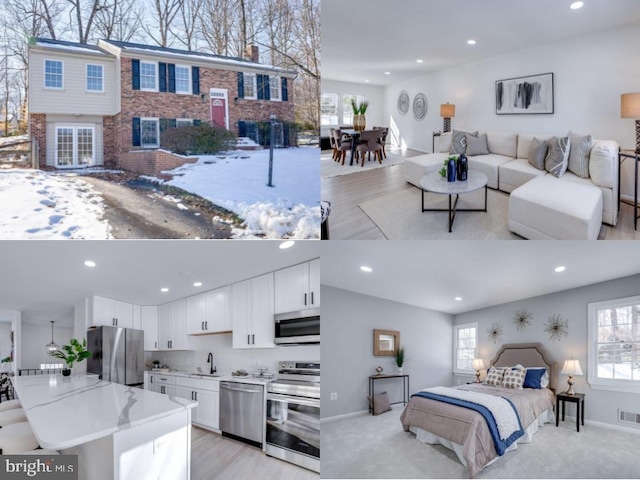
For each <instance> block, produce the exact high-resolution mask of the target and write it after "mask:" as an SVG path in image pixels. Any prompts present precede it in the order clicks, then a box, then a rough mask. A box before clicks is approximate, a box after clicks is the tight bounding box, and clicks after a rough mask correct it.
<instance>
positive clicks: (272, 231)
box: [234, 202, 320, 239]
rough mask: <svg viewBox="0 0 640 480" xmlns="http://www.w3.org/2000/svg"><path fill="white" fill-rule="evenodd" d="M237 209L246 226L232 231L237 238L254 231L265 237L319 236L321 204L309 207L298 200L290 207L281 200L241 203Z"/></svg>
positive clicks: (307, 237) (252, 234)
mask: <svg viewBox="0 0 640 480" xmlns="http://www.w3.org/2000/svg"><path fill="white" fill-rule="evenodd" d="M239 209H240V213H239V216H240V217H241V218H243V219H244V223H243V225H244V226H245V227H246V230H245V231H242V230H241V231H238V232H234V233H235V236H236V237H238V238H242V237H245V236H249V237H254V236H257V235H265V236H266V237H267V238H305V239H311V238H318V232H319V231H320V207H313V208H309V207H307V206H306V205H302V204H300V205H295V206H294V207H292V208H291V207H289V206H288V205H287V204H286V203H284V202H277V203H254V204H253V205H244V204H241V205H239Z"/></svg>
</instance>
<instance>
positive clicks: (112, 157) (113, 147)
mask: <svg viewBox="0 0 640 480" xmlns="http://www.w3.org/2000/svg"><path fill="white" fill-rule="evenodd" d="M116 120H117V116H105V117H103V118H102V127H103V130H102V131H103V148H104V166H105V167H107V168H115V167H116V165H117V163H118V138H117V128H116Z"/></svg>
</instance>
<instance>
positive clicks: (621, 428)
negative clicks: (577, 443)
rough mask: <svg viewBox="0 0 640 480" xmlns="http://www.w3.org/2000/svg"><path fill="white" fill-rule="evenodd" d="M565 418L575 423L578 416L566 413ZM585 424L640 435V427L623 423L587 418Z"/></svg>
mask: <svg viewBox="0 0 640 480" xmlns="http://www.w3.org/2000/svg"><path fill="white" fill-rule="evenodd" d="M565 418H566V419H570V420H571V421H572V422H573V423H575V420H576V417H571V416H569V415H566V416H565ZM561 421H562V420H561ZM566 421H567V420H565V422H566ZM584 424H585V425H593V426H594V427H602V428H608V429H609V430H617V431H619V432H627V433H635V434H636V435H640V429H637V428H630V427H625V426H623V425H615V424H613V423H605V422H597V421H595V420H589V419H586V420H585V421H584Z"/></svg>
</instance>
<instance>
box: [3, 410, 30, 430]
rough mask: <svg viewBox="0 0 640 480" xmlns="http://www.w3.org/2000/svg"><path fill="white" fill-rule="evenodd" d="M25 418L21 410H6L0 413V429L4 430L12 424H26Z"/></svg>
mask: <svg viewBox="0 0 640 480" xmlns="http://www.w3.org/2000/svg"><path fill="white" fill-rule="evenodd" d="M26 421H27V417H26V415H25V414H24V410H23V409H21V408H14V409H12V410H7V411H6V412H0V428H4V427H6V426H7V425H11V424H12V423H20V422H26Z"/></svg>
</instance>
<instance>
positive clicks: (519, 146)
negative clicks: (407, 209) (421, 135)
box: [404, 132, 619, 238]
mask: <svg viewBox="0 0 640 480" xmlns="http://www.w3.org/2000/svg"><path fill="white" fill-rule="evenodd" d="M486 133H487V145H488V147H489V152H490V153H489V154H488V155H476V156H468V159H469V169H474V170H477V171H480V172H482V173H484V174H485V175H486V176H487V179H488V182H487V185H488V186H489V187H490V188H493V189H498V190H501V191H503V192H506V193H512V192H514V190H516V189H518V188H520V187H522V186H523V185H525V184H526V183H528V182H530V181H531V180H533V179H535V178H539V177H546V176H549V177H553V176H552V175H551V174H549V173H547V172H546V171H544V170H539V169H537V168H536V167H534V166H533V165H531V164H530V163H529V160H528V155H529V147H530V144H531V141H532V140H533V138H534V137H535V138H537V139H538V140H547V139H549V138H550V137H551V136H550V135H534V134H528V133H527V134H525V133H522V134H515V133H505V132H486ZM450 145H451V133H446V134H442V135H441V137H440V145H439V148H438V150H440V151H439V152H437V153H430V154H425V155H420V156H417V157H413V158H408V159H406V160H405V163H404V176H405V180H406V181H407V182H409V183H411V184H413V185H415V186H419V184H420V179H421V178H422V177H423V176H424V175H426V174H427V173H431V172H434V171H438V170H440V168H441V167H442V165H443V162H444V160H445V159H446V158H447V157H448V156H449V153H448V152H449V148H450ZM618 168H619V164H618V144H617V143H616V142H615V141H607V140H595V141H594V145H593V148H592V150H591V154H590V158H589V178H581V177H578V176H577V175H575V174H574V173H572V172H570V171H567V173H565V174H564V175H562V176H561V177H560V178H559V179H557V180H558V182H535V183H537V184H538V188H545V189H547V190H548V189H552V190H554V192H553V195H552V196H553V197H554V198H557V203H556V205H557V207H555V208H556V210H555V211H554V210H553V208H554V207H553V206H552V205H546V206H545V207H544V208H545V209H547V214H549V215H553V213H554V212H555V213H557V216H558V219H560V218H562V216H563V215H566V214H567V212H570V211H577V210H581V207H578V206H577V205H572V204H577V203H579V202H581V201H582V200H584V198H583V195H578V196H575V195H574V194H575V192H574V190H580V192H581V193H583V194H586V195H587V196H590V195H589V189H586V190H585V189H581V188H578V189H575V188H572V187H571V186H570V185H572V184H573V185H576V184H579V185H583V186H586V187H589V188H591V189H593V190H592V191H593V192H595V191H599V192H601V200H600V202H596V204H597V205H598V206H600V205H601V206H602V207H601V208H602V215H601V219H600V215H599V214H598V215H591V217H590V218H589V219H585V221H587V223H589V226H588V227H586V226H584V229H578V230H580V231H581V232H582V233H579V232H578V230H576V231H574V232H573V233H572V232H571V231H568V232H567V231H565V233H564V234H559V233H558V232H554V231H540V232H538V234H536V233H535V231H536V228H535V227H533V226H530V225H529V226H526V228H525V230H523V231H516V233H518V234H520V235H523V236H525V237H526V238H587V236H585V235H586V234H584V232H586V231H589V232H590V233H589V235H588V237H589V238H592V235H593V228H594V227H593V225H592V224H593V222H596V221H597V222H600V221H601V222H604V223H607V224H609V225H613V226H615V225H616V223H617V221H618V188H619V185H618ZM554 178H555V177H554ZM534 190H535V189H533V188H528V189H526V190H525V191H524V192H523V193H524V197H525V200H527V201H528V198H526V197H528V196H530V195H533V196H534V197H536V196H537V197H538V198H540V199H541V198H542V197H543V196H540V195H537V194H535V193H533V192H534ZM565 193H566V195H565ZM550 195H551V193H550ZM595 196H597V195H595ZM595 196H591V197H593V198H592V201H593V202H595V201H596V200H595ZM516 197H518V196H517V195H516ZM518 198H520V197H518ZM581 199H582V200H581ZM530 200H531V202H533V203H536V200H535V198H533V197H532V198H531V199H530ZM593 202H591V203H593ZM511 203H512V202H511V201H510V208H511ZM594 205H595V204H594ZM574 206H575V207H577V208H575V209H574V208H573V207H574ZM521 208H522V205H520V206H519V207H518V209H514V210H521ZM561 210H562V211H561ZM585 214H586V212H584V208H582V211H581V212H580V214H577V215H578V217H581V216H584V215H585ZM516 215H517V214H516ZM534 216H535V215H534ZM509 220H510V222H509V223H510V225H511V224H512V222H511V220H512V219H511V213H510V218H509ZM515 220H516V221H515V222H513V223H514V224H517V223H519V221H520V219H519V218H518V219H515ZM525 223H526V222H525ZM512 230H513V229H512ZM598 230H599V227H598ZM514 231H515V230H514ZM556 233H558V235H559V236H556Z"/></svg>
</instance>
